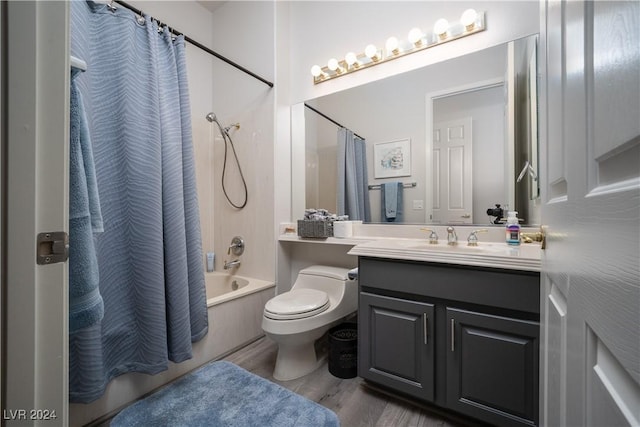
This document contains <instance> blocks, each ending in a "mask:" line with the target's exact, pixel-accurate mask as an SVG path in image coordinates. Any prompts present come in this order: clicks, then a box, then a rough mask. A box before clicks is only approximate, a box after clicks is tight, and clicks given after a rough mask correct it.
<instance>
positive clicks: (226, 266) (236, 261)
mask: <svg viewBox="0 0 640 427" xmlns="http://www.w3.org/2000/svg"><path fill="white" fill-rule="evenodd" d="M237 267H240V260H239V259H234V260H233V261H225V262H224V269H225V270H229V269H230V268H237Z"/></svg>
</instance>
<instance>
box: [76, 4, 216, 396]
mask: <svg viewBox="0 0 640 427" xmlns="http://www.w3.org/2000/svg"><path fill="white" fill-rule="evenodd" d="M71 3H72V4H71V43H72V45H71V53H72V55H74V56H76V57H78V58H81V59H83V60H84V61H85V62H86V63H87V71H86V72H85V73H83V75H81V76H78V77H77V85H78V89H79V90H80V92H81V94H82V98H83V100H84V108H85V114H86V117H87V121H88V125H89V132H90V135H91V140H92V144H93V153H94V159H95V170H96V176H97V181H98V192H99V195H100V204H101V209H102V218H103V223H104V232H103V233H101V234H100V235H97V236H96V245H95V246H96V253H97V259H98V267H99V277H100V283H99V289H100V293H101V295H102V297H103V300H104V318H103V319H102V320H101V321H100V322H98V323H96V324H95V325H92V326H89V327H87V328H83V329H80V330H78V331H73V332H72V333H70V335H69V351H70V357H69V358H70V361H69V394H70V401H71V402H85V403H86V402H90V401H93V400H95V399H97V398H99V397H100V396H101V395H102V394H103V393H104V391H105V388H106V386H107V384H108V382H109V381H110V380H111V379H113V378H114V377H116V376H118V375H120V374H123V373H126V372H143V373H147V374H156V373H158V372H161V371H163V370H165V369H167V367H168V362H169V361H174V362H181V361H184V360H187V359H189V358H191V352H192V342H195V341H197V340H199V339H201V338H202V337H203V336H204V335H205V334H206V333H207V328H208V319H207V307H206V297H205V287H204V273H203V265H202V249H201V236H200V222H199V214H198V200H197V195H196V183H195V170H194V157H193V156H194V155H193V143H192V135H191V117H190V105H189V96H188V90H187V81H186V70H185V52H184V50H185V42H184V39H183V37H178V38H176V39H175V40H172V37H171V35H170V34H169V33H168V31H164V32H162V31H159V30H158V26H157V24H156V23H155V22H152V21H151V20H150V19H149V17H144V19H139V17H137V16H136V15H135V14H134V13H133V12H131V11H129V10H127V9H125V8H122V7H118V8H117V9H116V10H115V11H112V10H110V9H109V8H108V7H107V5H105V4H99V3H94V2H85V1H73V2H71Z"/></svg>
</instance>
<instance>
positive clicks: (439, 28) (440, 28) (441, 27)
mask: <svg viewBox="0 0 640 427" xmlns="http://www.w3.org/2000/svg"><path fill="white" fill-rule="evenodd" d="M448 29H449V21H447V20H446V19H444V18H441V19H438V20H437V21H436V23H435V25H434V26H433V32H434V33H436V34H437V35H438V37H440V39H444V38H445V37H447V30H448Z"/></svg>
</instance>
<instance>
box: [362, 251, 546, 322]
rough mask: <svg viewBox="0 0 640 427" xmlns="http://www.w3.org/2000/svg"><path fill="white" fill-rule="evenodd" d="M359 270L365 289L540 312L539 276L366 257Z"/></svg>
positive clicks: (526, 273) (518, 272)
mask: <svg viewBox="0 0 640 427" xmlns="http://www.w3.org/2000/svg"><path fill="white" fill-rule="evenodd" d="M359 267H360V268H359V275H360V277H359V282H360V286H361V287H364V288H374V289H383V290H388V291H394V292H402V293H408V294H414V295H421V296H428V297H432V298H440V299H446V300H452V301H461V302H467V303H472V304H481V305H487V306H492V307H499V308H505V309H510V310H517V311H523V312H528V313H536V314H539V313H540V303H539V299H540V296H539V288H540V275H539V274H538V273H534V272H520V271H510V270H497V269H496V270H494V269H478V268H474V267H465V266H457V265H453V264H451V265H443V264H435V263H433V264H431V263H422V262H421V263H417V262H405V261H398V260H386V259H381V258H366V257H360V258H359Z"/></svg>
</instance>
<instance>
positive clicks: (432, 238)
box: [420, 228, 438, 245]
mask: <svg viewBox="0 0 640 427" xmlns="http://www.w3.org/2000/svg"><path fill="white" fill-rule="evenodd" d="M420 231H430V232H431V234H429V243H430V244H432V245H437V244H438V235H437V234H436V232H435V230H432V229H431V228H421V229H420Z"/></svg>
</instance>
